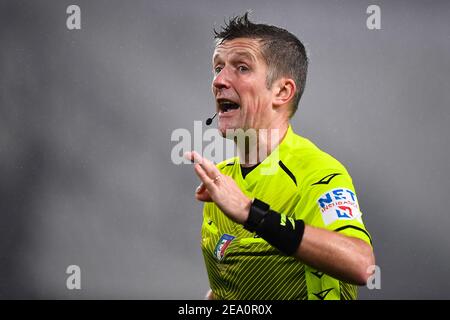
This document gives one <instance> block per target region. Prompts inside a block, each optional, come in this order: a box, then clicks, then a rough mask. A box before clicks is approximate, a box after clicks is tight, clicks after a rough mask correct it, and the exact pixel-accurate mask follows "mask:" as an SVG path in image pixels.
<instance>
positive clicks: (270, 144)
mask: <svg viewBox="0 0 450 320" xmlns="http://www.w3.org/2000/svg"><path fill="white" fill-rule="evenodd" d="M288 127H289V123H287V122H286V123H283V124H282V125H281V126H278V127H277V128H267V129H253V130H250V129H249V130H247V131H246V132H245V137H244V138H243V139H239V138H237V139H236V138H235V143H236V147H237V150H238V155H239V158H240V163H241V165H242V166H243V167H251V166H254V165H256V164H258V163H261V162H263V161H264V159H266V158H267V157H268V156H269V155H270V154H271V153H272V151H273V150H274V149H275V148H276V147H277V146H278V145H279V144H280V143H281V141H282V140H283V138H284V136H285V135H286V132H287V129H288Z"/></svg>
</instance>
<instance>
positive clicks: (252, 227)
mask: <svg viewBox="0 0 450 320" xmlns="http://www.w3.org/2000/svg"><path fill="white" fill-rule="evenodd" d="M269 210H270V206H269V205H268V204H267V203H265V202H262V201H261V200H258V199H256V198H254V199H253V200H252V201H251V202H250V207H249V209H248V211H247V218H246V219H245V222H244V228H245V229H247V230H248V231H250V232H255V231H256V229H257V228H258V226H259V225H260V224H261V222H262V221H263V220H264V217H265V216H266V215H267V213H268V212H269Z"/></svg>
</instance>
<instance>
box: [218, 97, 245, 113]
mask: <svg viewBox="0 0 450 320" xmlns="http://www.w3.org/2000/svg"><path fill="white" fill-rule="evenodd" d="M217 102H218V105H219V113H226V112H229V111H231V110H236V109H239V108H240V107H241V106H240V105H239V104H237V103H236V102H233V101H231V100H227V99H219V100H217Z"/></svg>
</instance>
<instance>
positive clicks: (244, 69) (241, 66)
mask: <svg viewBox="0 0 450 320" xmlns="http://www.w3.org/2000/svg"><path fill="white" fill-rule="evenodd" d="M238 70H239V71H240V72H247V71H248V70H249V69H248V67H247V66H245V65H240V66H238Z"/></svg>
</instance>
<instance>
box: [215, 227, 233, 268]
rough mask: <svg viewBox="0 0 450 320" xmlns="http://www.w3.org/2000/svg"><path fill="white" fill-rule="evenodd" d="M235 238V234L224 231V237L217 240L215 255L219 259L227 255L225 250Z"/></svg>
mask: <svg viewBox="0 0 450 320" xmlns="http://www.w3.org/2000/svg"><path fill="white" fill-rule="evenodd" d="M234 238H235V236H232V235H230V234H226V233H224V234H223V235H222V237H220V239H219V241H217V244H216V248H215V249H214V256H215V257H216V259H217V260H219V261H222V259H223V257H224V256H225V251H226V250H227V248H228V246H229V245H230V243H231V241H233V239H234Z"/></svg>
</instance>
